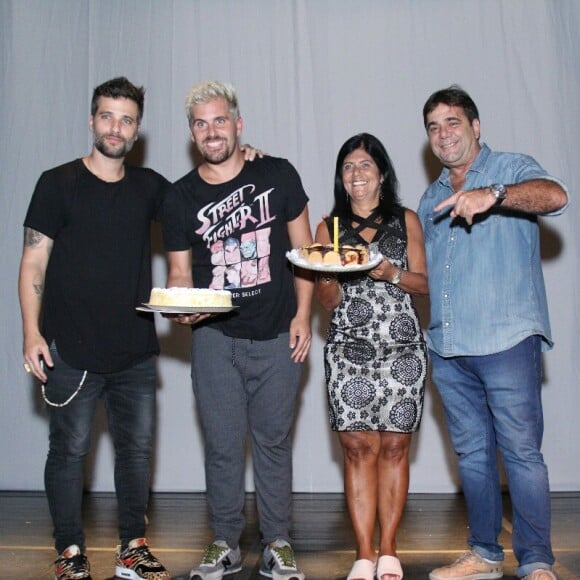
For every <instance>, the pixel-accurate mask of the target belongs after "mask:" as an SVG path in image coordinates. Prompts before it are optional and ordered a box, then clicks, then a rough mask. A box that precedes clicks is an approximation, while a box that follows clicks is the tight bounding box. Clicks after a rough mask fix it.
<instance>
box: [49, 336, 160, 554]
mask: <svg viewBox="0 0 580 580" xmlns="http://www.w3.org/2000/svg"><path fill="white" fill-rule="evenodd" d="M51 355H52V358H53V361H54V368H53V369H52V370H51V369H49V370H48V372H47V374H48V383H47V385H46V395H47V397H48V399H49V400H50V401H53V402H62V401H65V400H66V399H67V398H68V397H69V396H70V395H71V394H72V393H73V392H74V390H75V389H76V388H77V386H78V384H79V382H80V380H81V378H82V375H83V371H82V370H78V369H74V368H72V367H70V366H68V365H67V364H66V363H65V362H64V361H63V360H62V359H61V358H60V357H59V356H58V353H57V351H56V348H55V347H54V345H53V346H51ZM155 390H156V371H155V358H154V357H151V358H149V359H147V360H145V361H143V362H142V363H139V364H137V365H135V366H134V367H132V368H130V369H127V370H124V371H119V372H115V373H110V374H96V373H87V377H86V379H85V382H84V385H83V387H82V389H81V390H80V391H79V393H78V394H77V396H76V397H75V398H74V399H73V400H72V401H71V402H70V403H69V404H68V405H66V406H65V407H51V406H49V407H48V416H49V419H50V439H49V442H50V445H49V451H48V458H47V460H46V466H45V471H44V482H45V488H46V495H47V498H48V504H49V507H50V513H51V516H52V521H53V525H54V538H55V547H56V549H57V551H58V553H59V554H60V553H61V552H62V551H63V550H64V549H65V548H67V547H68V546H70V545H71V544H77V545H78V546H79V547H80V548H81V550H84V548H85V535H84V533H83V529H82V517H81V511H82V497H83V487H84V478H83V472H84V462H85V458H86V456H87V454H88V452H89V449H90V443H91V441H90V438H91V427H92V423H93V418H94V415H95V411H96V408H97V403H98V401H99V399H101V398H102V399H103V401H104V404H105V408H106V411H107V419H108V424H109V431H110V433H111V437H112V439H113V444H114V447H115V489H116V492H117V503H118V518H119V537H120V539H121V542H122V543H123V544H124V545H126V544H127V543H128V542H129V541H130V540H132V539H134V538H140V537H143V536H144V535H145V511H146V509H147V502H148V499H149V480H150V475H151V453H152V449H153V434H154V428H155Z"/></svg>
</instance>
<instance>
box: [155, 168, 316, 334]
mask: <svg viewBox="0 0 580 580" xmlns="http://www.w3.org/2000/svg"><path fill="white" fill-rule="evenodd" d="M307 202H308V197H307V196H306V193H305V192H304V188H303V187H302V182H301V180H300V177H299V175H298V173H297V172H296V170H295V169H294V167H293V166H292V165H291V164H290V163H289V162H288V161H287V160H285V159H279V158H276V157H265V158H263V159H256V160H254V161H252V162H246V163H245V164H244V167H243V169H242V170H241V171H240V173H239V174H238V175H237V176H236V177H235V178H234V179H232V180H231V181H228V182H226V183H220V184H217V185H211V184H208V183H206V182H205V181H204V180H203V179H201V177H200V176H199V173H198V171H197V169H194V170H193V171H191V172H190V173H188V174H187V175H185V176H184V177H183V178H182V179H180V180H179V181H177V182H176V183H175V184H174V185H173V187H172V188H171V190H170V191H169V193H168V194H167V196H166V198H165V205H164V210H163V215H164V217H163V239H164V243H165V250H166V251H169V252H171V251H183V250H189V249H190V248H191V250H192V276H193V283H194V285H195V286H196V287H198V288H213V289H216V290H221V289H226V290H230V291H231V292H232V296H233V303H234V305H235V306H238V307H239V308H236V309H234V311H233V312H232V313H231V314H228V315H220V316H218V317H215V318H212V319H209V322H208V323H207V324H210V325H211V326H213V327H215V328H218V329H220V330H221V331H222V332H223V333H224V334H225V335H227V336H232V337H237V338H251V339H254V340H267V339H271V338H274V337H276V336H278V334H280V333H281V332H287V331H288V329H289V325H290V321H291V320H292V318H293V317H294V316H295V314H296V295H295V290H294V278H293V275H292V270H291V268H290V265H289V263H288V261H287V259H286V252H287V251H288V250H289V249H291V248H290V241H289V237H288V226H287V224H288V222H289V221H292V220H294V219H296V218H297V217H298V216H299V215H300V214H301V213H302V211H303V209H304V208H305V207H306V204H307Z"/></svg>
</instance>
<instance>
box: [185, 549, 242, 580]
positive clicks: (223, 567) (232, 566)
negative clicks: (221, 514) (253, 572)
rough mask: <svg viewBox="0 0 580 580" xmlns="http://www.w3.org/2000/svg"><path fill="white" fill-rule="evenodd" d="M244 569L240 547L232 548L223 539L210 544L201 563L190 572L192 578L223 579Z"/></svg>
mask: <svg viewBox="0 0 580 580" xmlns="http://www.w3.org/2000/svg"><path fill="white" fill-rule="evenodd" d="M241 569H242V556H241V554H240V548H239V547H238V548H236V549H235V550H232V549H231V548H230V547H229V546H228V545H227V543H226V542H224V541H223V540H217V541H215V542H214V543H213V544H210V545H209V546H208V547H207V548H206V549H205V553H204V554H203V558H202V560H201V564H200V565H199V566H198V567H197V568H194V569H193V570H192V571H191V572H190V573H189V578H190V580H221V578H223V577H224V576H229V575H230V574H235V573H236V572H239V571H240V570H241Z"/></svg>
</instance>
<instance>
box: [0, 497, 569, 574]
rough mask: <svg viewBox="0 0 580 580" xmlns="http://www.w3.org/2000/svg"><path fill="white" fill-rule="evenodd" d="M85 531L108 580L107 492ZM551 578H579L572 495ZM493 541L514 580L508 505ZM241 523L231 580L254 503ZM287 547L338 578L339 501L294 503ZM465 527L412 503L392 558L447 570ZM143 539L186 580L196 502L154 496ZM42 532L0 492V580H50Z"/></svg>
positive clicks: (193, 555)
mask: <svg viewBox="0 0 580 580" xmlns="http://www.w3.org/2000/svg"><path fill="white" fill-rule="evenodd" d="M85 505H86V509H85V526H86V533H87V539H88V541H87V544H88V556H89V558H90V561H91V567H92V575H93V579H94V580H103V579H107V580H112V578H113V576H112V574H113V572H114V564H113V557H114V549H115V544H116V515H115V499H114V496H112V495H110V494H90V495H88V496H87V497H86V502H85ZM552 506H553V533H552V539H553V545H554V552H555V555H556V559H557V564H556V566H555V572H556V574H557V575H558V578H560V579H561V580H569V579H578V578H580V493H568V494H554V495H553V499H552ZM505 513H506V516H505V519H504V529H503V531H502V536H501V541H502V543H503V545H504V546H505V548H506V562H505V567H504V569H505V576H504V578H508V579H509V578H515V576H514V574H515V568H516V562H515V560H514V556H513V553H512V551H511V534H510V530H511V526H510V521H509V519H510V515H509V514H510V512H509V502H508V500H507V499H506V510H505ZM246 516H247V519H248V525H247V528H246V531H245V533H244V535H243V537H242V540H241V543H240V545H241V549H242V556H243V559H244V562H243V565H244V569H243V570H242V572H240V573H238V574H236V575H233V576H229V577H228V578H231V579H232V580H254V579H258V578H261V577H260V576H259V574H258V568H259V557H260V541H259V537H258V527H257V520H256V510H255V505H254V498H253V496H252V495H249V496H248V499H247V505H246ZM293 535H294V548H295V551H296V556H297V560H298V563H299V565H300V567H301V568H302V569H303V571H304V572H305V573H306V576H307V578H308V580H344V578H345V577H346V575H347V574H348V571H349V570H350V566H351V564H352V561H353V559H354V550H353V545H354V544H353V537H352V532H351V529H350V522H349V519H348V514H347V513H346V509H345V505H344V501H343V496H342V495H341V494H297V495H295V497H294V534H293ZM465 537H466V519H465V507H464V503H463V499H462V497H461V496H455V495H430V494H425V495H424V494H421V495H412V496H411V497H410V498H409V501H408V504H407V509H406V511H405V515H404V518H403V521H402V523H401V526H400V529H399V534H398V546H399V558H400V559H401V562H402V564H403V569H404V572H405V579H406V580H414V579H419V578H421V579H425V578H427V577H428V573H429V570H431V569H432V568H434V567H437V566H440V565H444V564H447V563H449V562H451V561H452V560H453V559H455V557H457V555H458V554H459V553H461V552H462V551H463V550H464V549H465ZM148 540H149V544H150V545H151V547H152V549H153V552H154V553H155V554H156V555H157V556H158V558H159V559H160V560H162V562H163V563H164V564H165V565H166V566H167V568H168V569H169V570H170V571H171V573H172V577H173V578H174V579H175V580H187V578H188V572H189V570H190V568H191V567H192V565H193V564H194V563H196V562H197V561H198V560H199V558H200V557H201V554H202V552H203V549H204V547H205V545H206V544H207V543H208V541H209V540H211V535H210V532H209V530H208V529H207V518H206V512H205V498H204V495H203V494H155V495H154V496H153V497H152V498H151V509H150V524H149V528H148ZM54 557H55V554H54V550H53V549H52V540H51V524H50V517H49V514H48V508H47V505H46V499H45V497H44V495H43V494H40V493H21V492H4V493H0V578H10V579H11V580H15V579H36V580H38V579H44V578H47V579H48V578H52V569H53V567H52V561H53V559H54Z"/></svg>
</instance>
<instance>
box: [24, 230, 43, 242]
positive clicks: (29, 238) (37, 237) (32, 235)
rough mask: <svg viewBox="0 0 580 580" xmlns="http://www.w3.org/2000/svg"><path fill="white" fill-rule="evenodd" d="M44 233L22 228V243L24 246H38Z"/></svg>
mask: <svg viewBox="0 0 580 580" xmlns="http://www.w3.org/2000/svg"><path fill="white" fill-rule="evenodd" d="M43 238H44V235H43V234H41V233H40V232H37V231H36V230H33V229H32V228H24V245H25V246H38V244H40V242H41V241H42V239H43Z"/></svg>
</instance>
